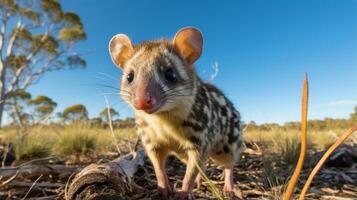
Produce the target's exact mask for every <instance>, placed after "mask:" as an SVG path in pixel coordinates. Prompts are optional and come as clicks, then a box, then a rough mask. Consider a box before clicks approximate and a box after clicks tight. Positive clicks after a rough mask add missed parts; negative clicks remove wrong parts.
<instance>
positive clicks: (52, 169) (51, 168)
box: [0, 165, 79, 179]
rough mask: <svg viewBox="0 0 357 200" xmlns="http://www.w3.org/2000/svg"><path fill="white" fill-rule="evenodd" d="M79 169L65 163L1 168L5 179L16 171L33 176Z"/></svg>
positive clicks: (24, 175) (21, 174) (1, 175)
mask: <svg viewBox="0 0 357 200" xmlns="http://www.w3.org/2000/svg"><path fill="white" fill-rule="evenodd" d="M78 169H79V167H78V166H65V165H26V166H23V167H20V168H13V167H10V168H1V169H0V177H3V178H5V179H8V178H10V177H12V176H14V175H16V173H18V175H17V176H18V177H19V176H20V177H26V178H31V177H38V176H41V175H48V174H52V175H59V174H61V175H62V174H63V172H66V173H69V174H70V173H72V172H75V171H77V170H78Z"/></svg>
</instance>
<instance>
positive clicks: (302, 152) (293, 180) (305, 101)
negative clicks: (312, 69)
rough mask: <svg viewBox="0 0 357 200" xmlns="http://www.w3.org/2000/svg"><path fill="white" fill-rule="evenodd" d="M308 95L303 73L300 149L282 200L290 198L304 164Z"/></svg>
mask: <svg viewBox="0 0 357 200" xmlns="http://www.w3.org/2000/svg"><path fill="white" fill-rule="evenodd" d="M308 97H309V83H308V78H307V74H306V73H305V77H304V83H303V93H302V112H301V149H300V156H299V160H298V163H297V165H296V168H295V171H294V173H293V175H292V177H291V179H290V181H289V184H288V187H287V189H286V191H285V194H284V198H283V199H284V200H290V198H291V196H292V195H293V193H294V190H295V187H296V184H297V182H298V180H299V175H300V172H301V169H302V167H303V165H304V161H305V155H306V147H307V144H306V143H307V139H306V138H307V111H308Z"/></svg>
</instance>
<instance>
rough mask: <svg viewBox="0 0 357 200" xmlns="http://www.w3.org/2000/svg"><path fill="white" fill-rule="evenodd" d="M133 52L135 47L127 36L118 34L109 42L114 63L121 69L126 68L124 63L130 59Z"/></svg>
mask: <svg viewBox="0 0 357 200" xmlns="http://www.w3.org/2000/svg"><path fill="white" fill-rule="evenodd" d="M132 51H133V45H132V44H131V41H130V39H129V37H128V36H126V35H125V34H117V35H115V36H114V37H112V39H111V40H110V42H109V52H110V56H111V58H112V61H113V62H114V63H115V64H116V65H117V66H118V67H120V68H123V67H124V63H125V61H126V60H127V59H128V58H129V57H130V55H131V53H132Z"/></svg>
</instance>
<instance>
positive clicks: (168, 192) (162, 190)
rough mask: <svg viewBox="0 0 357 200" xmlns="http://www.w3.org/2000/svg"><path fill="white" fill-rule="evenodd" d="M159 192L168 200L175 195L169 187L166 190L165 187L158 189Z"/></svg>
mask: <svg viewBox="0 0 357 200" xmlns="http://www.w3.org/2000/svg"><path fill="white" fill-rule="evenodd" d="M157 191H158V193H159V194H160V195H162V196H164V197H166V198H168V197H169V196H171V195H172V194H173V192H172V190H171V188H170V187H169V186H167V187H165V188H164V187H158V188H157Z"/></svg>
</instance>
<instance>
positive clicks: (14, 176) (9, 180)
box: [1, 171, 19, 186]
mask: <svg viewBox="0 0 357 200" xmlns="http://www.w3.org/2000/svg"><path fill="white" fill-rule="evenodd" d="M17 175H19V171H17V172H16V174H15V175H13V176H12V177H10V178H9V179H7V180H6V181H4V182H2V183H1V186H5V185H7V184H9V183H10V182H11V181H13V180H14V179H15V178H16V177H17Z"/></svg>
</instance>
